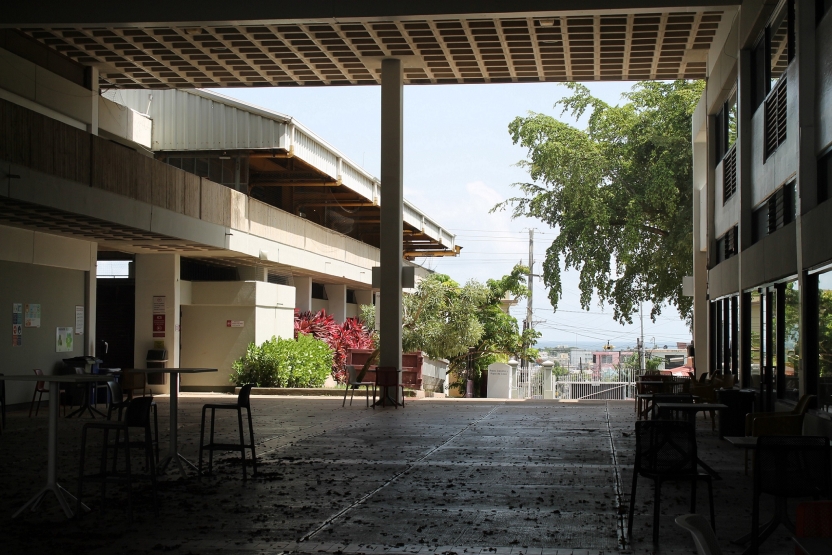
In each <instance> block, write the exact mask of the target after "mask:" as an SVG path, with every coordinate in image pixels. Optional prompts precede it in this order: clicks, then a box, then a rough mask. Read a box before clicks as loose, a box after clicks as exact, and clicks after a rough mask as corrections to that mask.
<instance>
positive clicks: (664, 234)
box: [610, 220, 670, 237]
mask: <svg viewBox="0 0 832 555" xmlns="http://www.w3.org/2000/svg"><path fill="white" fill-rule="evenodd" d="M626 224H627V222H626V220H610V225H620V226H623V225H626ZM639 227H640V228H641V229H643V230H644V231H648V232H650V233H654V234H656V235H661V236H662V237H667V236H668V235H670V233H669V232H668V231H665V230H664V229H659V228H658V227H654V226H652V225H647V224H640V225H639Z"/></svg>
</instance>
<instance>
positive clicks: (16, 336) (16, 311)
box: [12, 303, 23, 347]
mask: <svg viewBox="0 0 832 555" xmlns="http://www.w3.org/2000/svg"><path fill="white" fill-rule="evenodd" d="M22 346H23V303H12V347H22Z"/></svg>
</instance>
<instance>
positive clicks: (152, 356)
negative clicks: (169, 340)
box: [144, 349, 168, 385]
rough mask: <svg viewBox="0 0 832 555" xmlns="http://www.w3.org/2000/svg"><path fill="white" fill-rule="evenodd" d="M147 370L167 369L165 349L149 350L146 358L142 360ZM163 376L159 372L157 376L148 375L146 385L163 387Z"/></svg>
mask: <svg viewBox="0 0 832 555" xmlns="http://www.w3.org/2000/svg"><path fill="white" fill-rule="evenodd" d="M144 362H145V364H147V367H148V368H167V367H168V351H167V349H150V350H149V351H147V356H146V357H145V360H144ZM165 376H167V374H165V373H164V372H160V373H158V374H148V375H147V384H148V385H165Z"/></svg>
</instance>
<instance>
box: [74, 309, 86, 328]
mask: <svg viewBox="0 0 832 555" xmlns="http://www.w3.org/2000/svg"><path fill="white" fill-rule="evenodd" d="M75 335H84V307H83V306H82V305H75Z"/></svg>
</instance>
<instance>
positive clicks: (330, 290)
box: [324, 283, 347, 324]
mask: <svg viewBox="0 0 832 555" xmlns="http://www.w3.org/2000/svg"><path fill="white" fill-rule="evenodd" d="M324 288H325V289H326V297H327V299H328V300H329V311H328V312H329V314H330V315H332V317H333V318H335V321H336V322H338V323H339V324H341V323H343V322H344V320H346V319H347V286H346V285H345V284H343V283H341V284H333V283H327V284H326V285H324Z"/></svg>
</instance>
